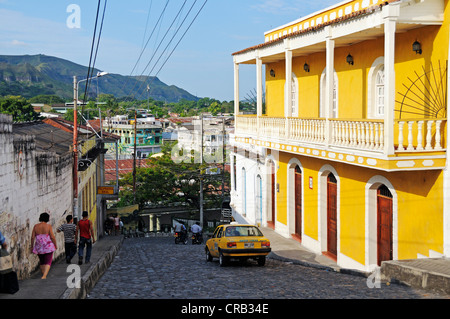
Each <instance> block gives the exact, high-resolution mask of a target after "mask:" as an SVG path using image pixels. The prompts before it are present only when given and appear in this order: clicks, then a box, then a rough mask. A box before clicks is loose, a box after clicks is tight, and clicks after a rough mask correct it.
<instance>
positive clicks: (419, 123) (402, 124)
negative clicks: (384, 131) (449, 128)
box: [395, 119, 447, 152]
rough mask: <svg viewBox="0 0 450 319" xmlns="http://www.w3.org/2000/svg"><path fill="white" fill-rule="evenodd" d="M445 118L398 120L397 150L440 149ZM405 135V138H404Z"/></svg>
mask: <svg viewBox="0 0 450 319" xmlns="http://www.w3.org/2000/svg"><path fill="white" fill-rule="evenodd" d="M446 122H447V120H446V119H418V120H398V121H396V123H395V125H396V126H397V127H398V146H397V150H396V151H397V152H414V151H416V152H422V151H441V150H443V149H444V147H443V146H442V143H443V141H442V133H443V132H444V130H443V128H442V123H446ZM405 137H406V138H405Z"/></svg>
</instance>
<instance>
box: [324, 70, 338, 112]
mask: <svg viewBox="0 0 450 319" xmlns="http://www.w3.org/2000/svg"><path fill="white" fill-rule="evenodd" d="M325 71H326V70H323V72H322V75H321V77H320V117H325V97H326V96H325V88H326V87H327V85H326V83H327V82H326V75H325ZM337 117H338V78H337V74H336V72H334V81H333V106H332V110H331V113H330V118H337Z"/></svg>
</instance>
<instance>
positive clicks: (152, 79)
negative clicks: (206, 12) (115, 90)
mask: <svg viewBox="0 0 450 319" xmlns="http://www.w3.org/2000/svg"><path fill="white" fill-rule="evenodd" d="M196 2H197V0H195V2H194V3H193V5H192V6H191V8H190V10H189V12H188V13H187V14H186V16H185V18H184V19H183V22H182V23H181V25H180V26H179V27H178V29H177V31H176V32H175V34H174V35H173V36H172V39H171V40H170V41H169V43H168V44H167V46H166V47H165V49H164V51H163V52H162V53H161V55H160V57H159V58H158V60H157V62H156V63H155V65H154V66H153V68H152V69H151V71H150V73H149V74H148V78H147V80H145V81H143V82H142V84H141V86H140V87H139V89H138V90H137V91H136V93H138V92H139V91H141V89H142V87H143V86H144V85H145V84H147V86H150V85H151V84H152V83H153V81H154V80H155V78H156V75H158V74H159V72H160V71H161V70H162V68H163V67H164V65H165V64H166V63H167V61H168V60H169V58H170V57H171V56H172V54H173V52H174V51H175V49H176V48H177V47H178V45H179V44H180V42H181V40H182V39H183V38H184V36H185V35H186V33H187V31H188V30H189V29H190V27H191V26H192V24H193V23H194V21H195V20H196V19H197V17H198V15H199V14H200V12H201V11H202V9H203V8H204V6H205V5H206V3H207V2H208V0H205V2H204V3H203V5H202V6H201V8H200V9H199V10H198V12H197V14H196V15H195V17H194V18H193V20H192V21H191V23H190V24H189V26H188V28H187V29H186V30H185V32H184V33H183V35H182V36H181V38H180V39H179V40H178V42H177V44H176V45H175V47H174V48H173V49H172V51H171V53H170V54H169V56H168V57H167V58H166V60H165V61H164V63H163V64H162V66H161V67H160V68H159V70H158V72H157V73H156V75H155V76H154V77H152V78H150V74H151V72H152V71H153V70H154V68H155V67H156V64H157V63H158V62H159V60H160V58H161V57H162V56H163V54H164V53H165V52H166V50H167V49H168V47H169V45H170V44H171V42H172V41H173V40H174V38H175V36H176V34H177V33H178V31H179V30H180V29H181V27H182V25H183V24H184V22H185V20H186V18H187V17H188V16H189V13H190V12H191V10H192V8H193V7H194V5H195V3H196ZM152 59H153V57H152ZM149 63H150V62H149ZM148 65H149V64H147V66H148ZM146 68H147V67H146ZM141 75H142V74H141ZM149 78H150V83H149V84H148V83H147V81H148V79H149ZM141 92H142V91H141ZM141 94H142V93H141ZM128 96H135V94H133V93H131V94H130V95H128Z"/></svg>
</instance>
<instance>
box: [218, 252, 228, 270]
mask: <svg viewBox="0 0 450 319" xmlns="http://www.w3.org/2000/svg"><path fill="white" fill-rule="evenodd" d="M227 263H228V258H227V257H225V256H224V255H223V254H222V252H219V265H220V267H223V266H226V265H227Z"/></svg>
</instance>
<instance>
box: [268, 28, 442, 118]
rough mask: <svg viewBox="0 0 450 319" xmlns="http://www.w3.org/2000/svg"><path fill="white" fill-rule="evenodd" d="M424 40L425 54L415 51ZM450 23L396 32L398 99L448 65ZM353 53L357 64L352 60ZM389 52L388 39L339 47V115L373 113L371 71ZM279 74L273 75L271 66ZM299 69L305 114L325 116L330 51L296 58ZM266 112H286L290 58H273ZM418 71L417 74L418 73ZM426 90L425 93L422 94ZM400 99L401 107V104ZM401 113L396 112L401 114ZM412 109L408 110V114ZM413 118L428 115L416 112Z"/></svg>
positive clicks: (301, 109)
mask: <svg viewBox="0 0 450 319" xmlns="http://www.w3.org/2000/svg"><path fill="white" fill-rule="evenodd" d="M415 40H419V41H420V42H421V44H422V48H423V53H422V54H421V55H418V54H416V53H415V52H414V51H412V43H413V42H414V41H415ZM447 48H448V26H447V25H443V26H441V27H439V26H427V27H422V28H418V29H414V30H411V31H408V32H405V33H398V34H397V35H396V55H395V72H396V100H397V101H401V100H402V95H401V94H400V93H405V91H406V89H405V85H406V86H410V84H411V81H410V80H409V79H412V80H415V79H416V78H417V76H418V75H419V76H420V75H422V74H423V73H424V71H423V69H422V66H423V67H424V68H425V71H429V70H430V68H431V63H432V64H433V68H437V67H438V63H439V62H440V63H441V66H444V65H445V63H446V60H447V55H448V53H447ZM348 54H351V55H352V56H353V58H354V65H349V64H348V63H347V62H346V57H347V55H348ZM383 55H384V39H383V38H382V37H381V38H378V39H374V40H368V41H364V42H361V43H358V44H355V45H352V46H349V47H343V48H336V49H335V62H334V63H335V71H336V74H337V81H338V117H339V118H345V119H359V118H367V98H368V97H367V84H368V83H367V82H368V81H367V79H368V74H369V70H370V68H371V66H372V64H373V62H374V61H375V59H376V58H378V57H382V56H383ZM305 62H306V63H308V64H309V66H310V72H305V71H304V70H303V65H304V63H305ZM271 69H273V70H274V71H275V74H276V76H275V77H271V76H270V75H269V72H270V70H271ZM292 69H293V72H294V74H295V75H296V77H297V80H298V85H299V88H298V91H299V92H298V101H299V117H303V118H309V117H319V107H320V77H321V74H322V72H323V71H324V69H325V54H324V53H323V52H321V53H315V54H311V55H309V56H307V57H298V58H293V67H292ZM266 73H267V74H266V115H267V116H276V117H278V116H280V117H283V116H284V91H285V89H284V88H285V63H284V61H280V62H277V63H269V64H267V66H266ZM416 73H417V74H416ZM419 95H420V94H419ZM399 105H400V104H398V103H397V104H396V106H395V108H396V109H399ZM398 115H399V113H398V112H395V116H396V118H398ZM405 116H407V115H406V113H403V118H405ZM407 117H408V118H422V117H423V116H419V115H412V114H410V115H409V116H407Z"/></svg>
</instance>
